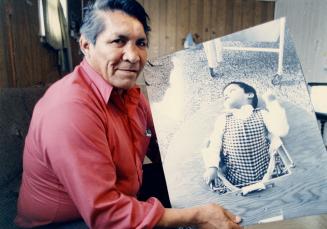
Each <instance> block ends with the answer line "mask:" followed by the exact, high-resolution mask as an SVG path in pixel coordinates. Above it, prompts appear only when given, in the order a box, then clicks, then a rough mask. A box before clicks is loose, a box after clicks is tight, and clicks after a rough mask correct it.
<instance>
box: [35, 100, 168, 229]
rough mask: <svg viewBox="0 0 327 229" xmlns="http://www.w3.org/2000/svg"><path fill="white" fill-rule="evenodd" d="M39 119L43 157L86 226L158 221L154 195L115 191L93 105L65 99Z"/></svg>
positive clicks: (145, 224) (103, 135)
mask: <svg viewBox="0 0 327 229" xmlns="http://www.w3.org/2000/svg"><path fill="white" fill-rule="evenodd" d="M77 114H78V115H77ZM42 121H43V127H42V132H41V135H42V142H43V146H42V147H43V150H44V151H45V152H46V157H47V162H48V164H49V166H50V167H51V168H52V169H53V171H54V173H55V174H56V176H57V178H58V179H59V180H60V182H61V183H62V185H63V186H64V188H65V189H66V190H67V192H68V194H69V195H70V197H71V198H72V200H73V202H74V203H75V205H76V207H77V209H78V210H79V212H80V214H81V216H82V217H83V219H84V221H85V222H86V224H87V225H88V226H89V227H90V228H152V227H154V226H155V225H156V223H157V222H158V221H159V220H160V218H161V216H162V215H163V211H164V208H163V206H162V205H161V203H160V202H159V201H158V200H157V199H155V198H150V199H149V200H147V201H146V202H141V201H138V200H137V199H136V198H135V197H133V196H127V195H125V194H123V193H121V192H120V191H119V190H117V188H116V179H117V177H116V171H115V164H114V162H113V159H112V155H111V152H110V148H109V146H108V141H107V138H106V129H105V128H106V127H105V125H104V124H103V121H101V118H100V117H99V116H98V115H97V114H96V112H92V108H90V107H88V106H87V104H83V103H82V102H80V103H79V102H76V103H72V102H71V103H67V104H64V105H63V106H62V107H60V111H59V112H58V111H56V112H55V111H54V112H48V114H47V116H46V118H44V119H43V120H42Z"/></svg>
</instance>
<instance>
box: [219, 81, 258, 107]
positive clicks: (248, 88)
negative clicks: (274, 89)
mask: <svg viewBox="0 0 327 229" xmlns="http://www.w3.org/2000/svg"><path fill="white" fill-rule="evenodd" d="M231 84H236V85H237V86H239V87H240V88H242V89H243V91H244V93H246V94H248V93H252V94H253V95H254V96H253V98H252V101H251V104H252V106H253V108H257V106H258V96H257V92H256V90H255V89H254V88H253V87H252V86H250V85H248V84H246V83H243V82H237V81H233V82H230V83H229V84H227V85H226V86H225V87H224V88H223V91H224V90H225V89H226V87H228V86H229V85H231Z"/></svg>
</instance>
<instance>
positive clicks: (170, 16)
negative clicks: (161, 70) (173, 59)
mask: <svg viewBox="0 0 327 229" xmlns="http://www.w3.org/2000/svg"><path fill="white" fill-rule="evenodd" d="M176 8H177V1H176V0H167V12H166V14H167V39H166V41H167V45H166V47H167V48H166V50H167V53H171V52H174V51H176V50H177V45H176V33H177V28H178V26H177V23H176V22H177V10H176Z"/></svg>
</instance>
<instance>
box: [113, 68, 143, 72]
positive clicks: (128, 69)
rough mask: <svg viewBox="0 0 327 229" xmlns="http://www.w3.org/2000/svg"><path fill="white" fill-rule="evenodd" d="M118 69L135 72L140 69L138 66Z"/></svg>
mask: <svg viewBox="0 0 327 229" xmlns="http://www.w3.org/2000/svg"><path fill="white" fill-rule="evenodd" d="M118 70H120V71H126V72H134V73H138V72H139V69H136V68H119V69H118Z"/></svg>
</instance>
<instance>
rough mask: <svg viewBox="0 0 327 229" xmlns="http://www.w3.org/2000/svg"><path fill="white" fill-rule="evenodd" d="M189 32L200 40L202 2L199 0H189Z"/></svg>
mask: <svg viewBox="0 0 327 229" xmlns="http://www.w3.org/2000/svg"><path fill="white" fill-rule="evenodd" d="M189 7H190V21H189V23H190V32H191V33H192V34H193V35H194V38H195V39H196V40H202V20H203V11H202V3H201V1H199V0H190V6H189Z"/></svg>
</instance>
